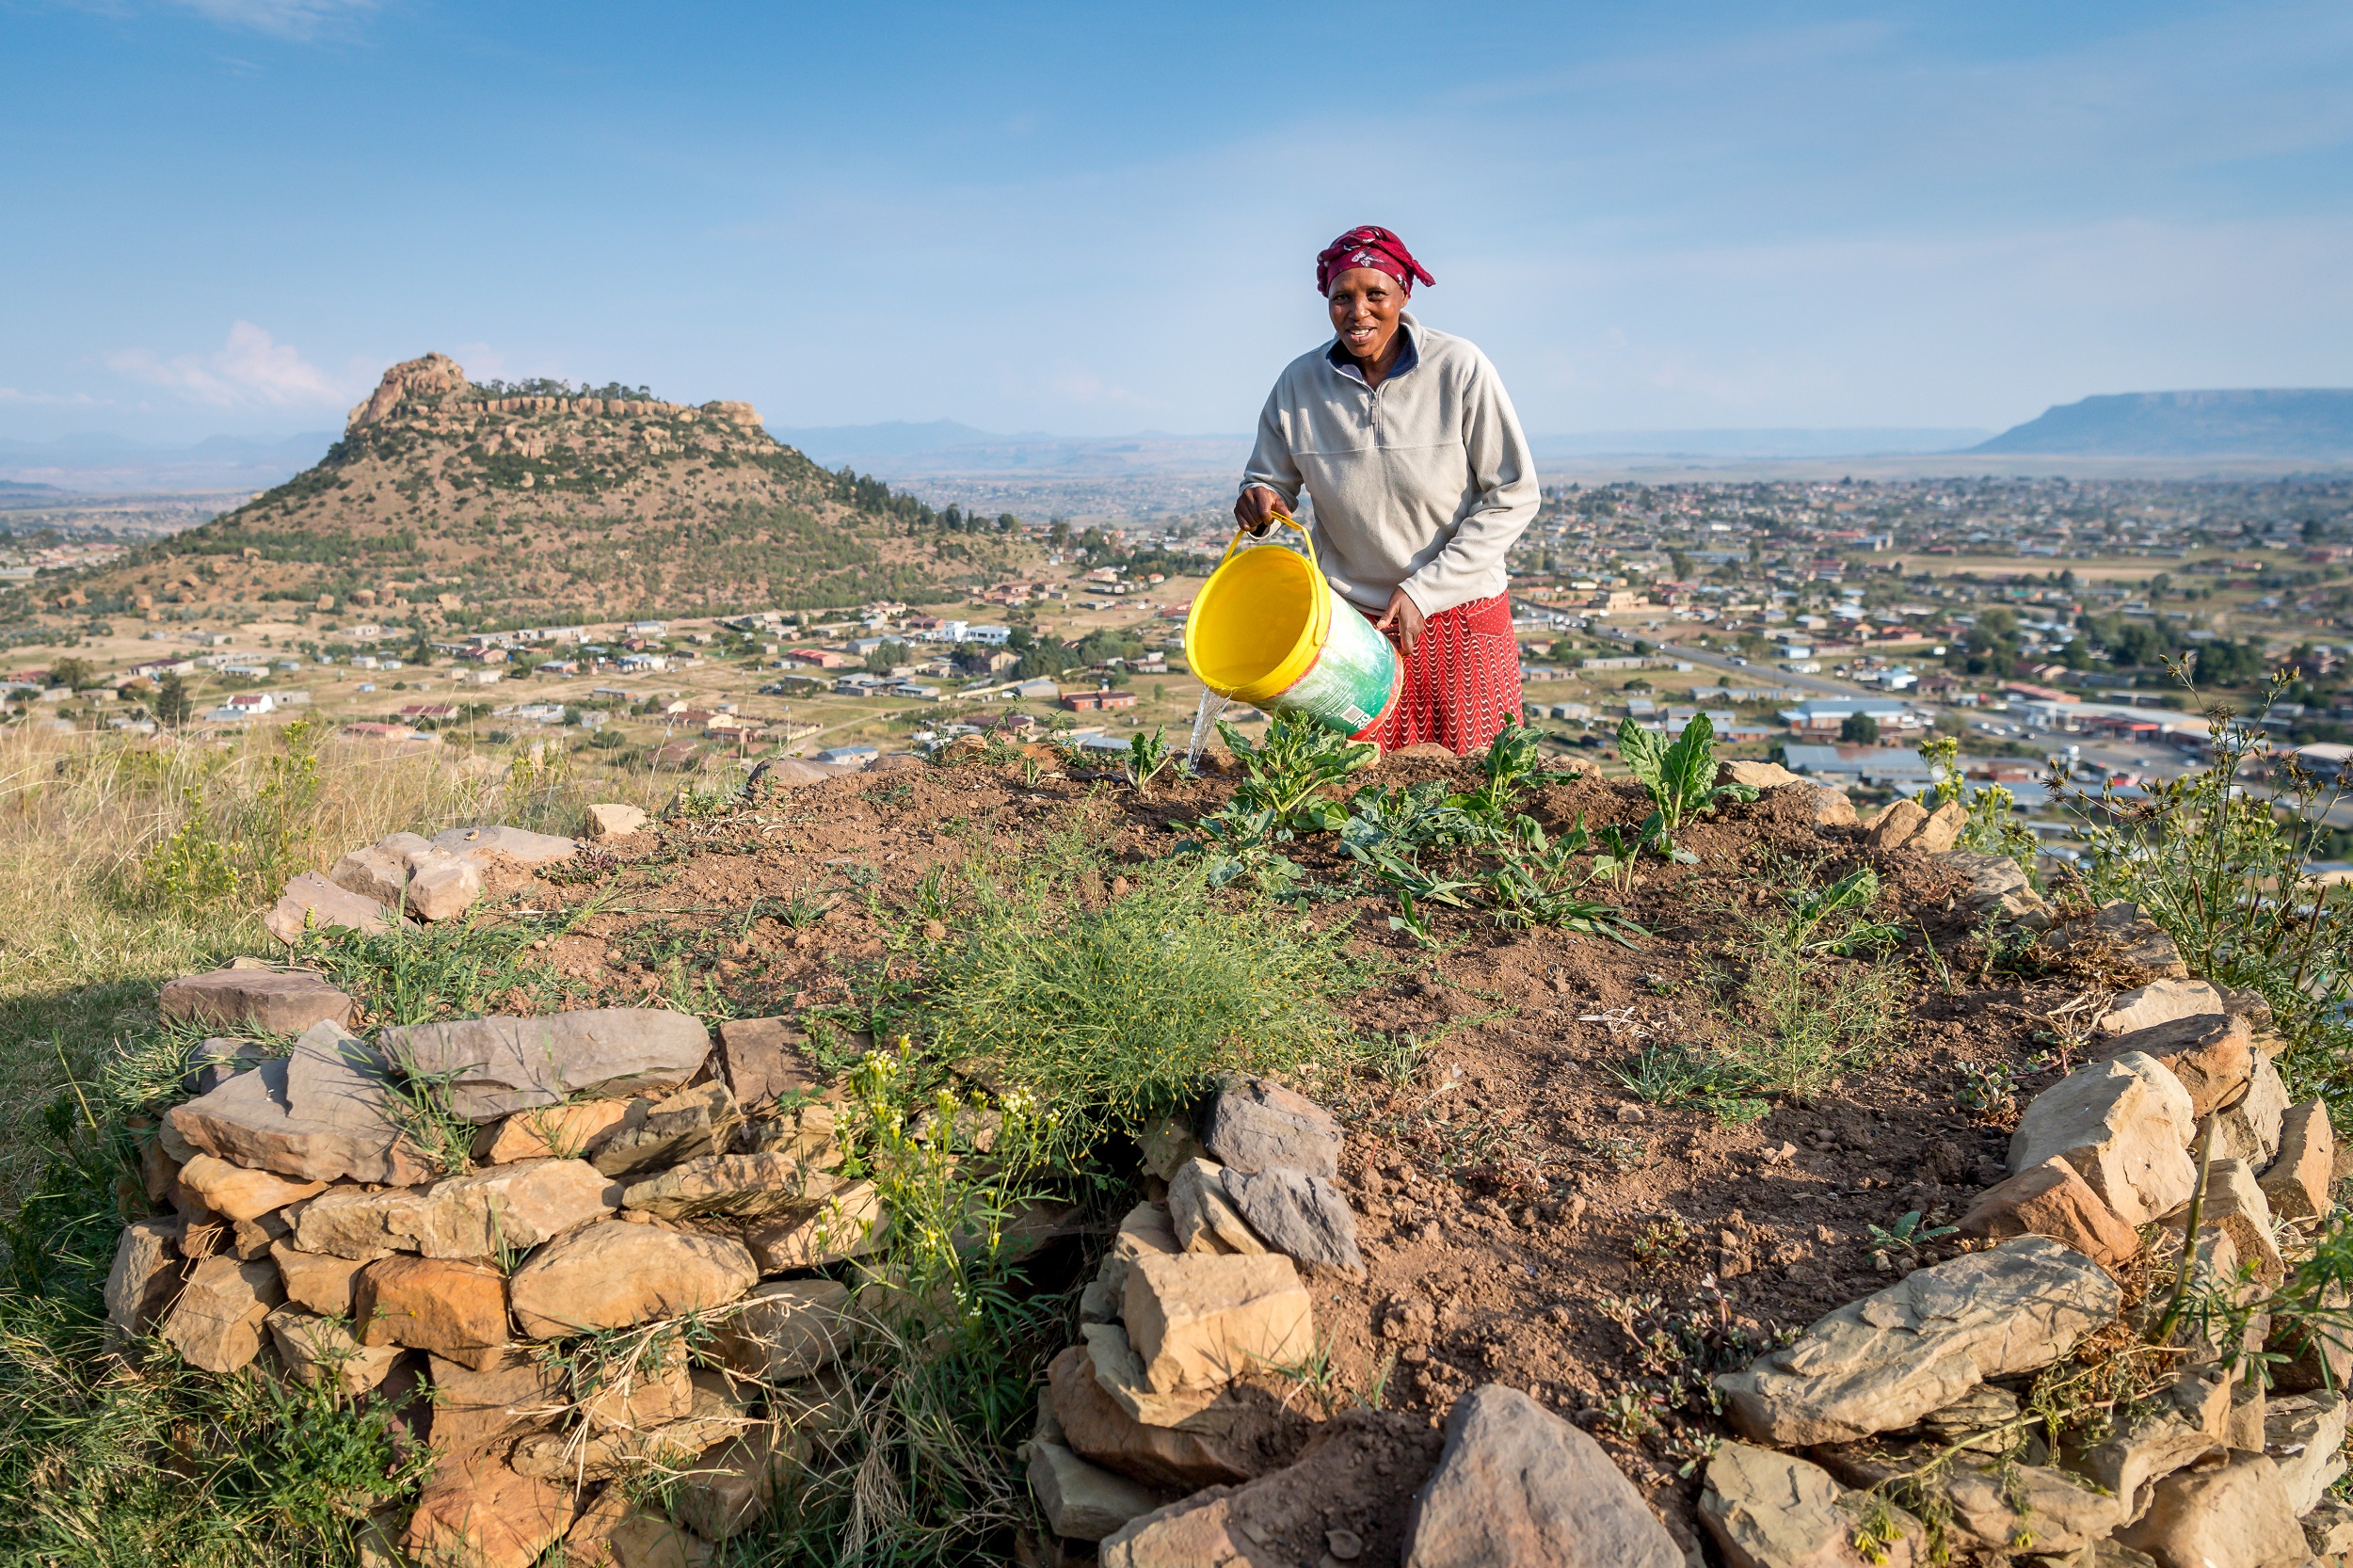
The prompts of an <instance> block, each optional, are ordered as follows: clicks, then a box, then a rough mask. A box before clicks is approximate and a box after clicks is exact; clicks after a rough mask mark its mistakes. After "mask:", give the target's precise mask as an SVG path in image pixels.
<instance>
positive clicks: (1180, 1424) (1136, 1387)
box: [1079, 1259, 1289, 1438]
mask: <svg viewBox="0 0 2353 1568" xmlns="http://www.w3.org/2000/svg"><path fill="white" fill-rule="evenodd" d="M1286 1261H1289V1260H1288V1259H1286ZM1079 1336H1080V1338H1081V1339H1083V1340H1085V1341H1086V1352H1087V1365H1088V1367H1089V1368H1091V1369H1092V1370H1093V1371H1094V1373H1095V1383H1096V1386H1097V1387H1098V1388H1100V1389H1102V1390H1103V1392H1104V1393H1106V1394H1108V1395H1110V1396H1111V1398H1112V1402H1113V1403H1115V1404H1117V1405H1118V1406H1119V1408H1120V1409H1121V1411H1123V1412H1124V1413H1126V1414H1127V1415H1128V1416H1129V1417H1130V1418H1132V1419H1133V1420H1135V1421H1137V1422H1139V1423H1141V1424H1143V1425H1144V1426H1147V1427H1164V1428H1168V1429H1170V1430H1173V1431H1177V1432H1193V1433H1194V1434H1196V1435H1198V1436H1202V1437H1212V1438H1214V1437H1223V1436H1225V1434H1226V1433H1227V1432H1230V1431H1231V1430H1232V1425H1233V1423H1232V1419H1231V1412H1230V1411H1225V1410H1221V1408H1220V1406H1219V1400H1218V1395H1219V1393H1220V1392H1221V1390H1219V1389H1216V1388H1179V1389H1176V1390H1173V1391H1165V1392H1164V1391H1162V1390H1160V1389H1157V1388H1154V1387H1153V1386H1152V1385H1151V1384H1149V1383H1147V1382H1145V1381H1144V1358H1143V1357H1141V1356H1139V1355H1138V1354H1136V1352H1135V1347H1134V1346H1132V1345H1130V1344H1129V1343H1128V1331H1127V1329H1125V1328H1124V1327H1122V1326H1121V1325H1119V1324H1118V1323H1115V1322H1103V1323H1081V1324H1080V1325H1079Z"/></svg>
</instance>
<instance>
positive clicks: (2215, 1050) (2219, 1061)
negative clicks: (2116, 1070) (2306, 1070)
mask: <svg viewBox="0 0 2353 1568" xmlns="http://www.w3.org/2000/svg"><path fill="white" fill-rule="evenodd" d="M2101 1050H2102V1054H2104V1055H2107V1056H2111V1057H2113V1056H2119V1055H2121V1054H2123V1053H2125V1052H2128V1051H2137V1052H2139V1053H2140V1054H2141V1055H2144V1056H2147V1057H2150V1058H2153V1060H2155V1061H2157V1062H2160V1063H2163V1064H2165V1066H2166V1067H2167V1069H2168V1070H2169V1071H2170V1072H2171V1073H2172V1074H2173V1076H2174V1077H2176V1078H2178V1079H2180V1080H2182V1087H2183V1088H2185V1089H2186V1090H2188V1091H2189V1107H2190V1113H2191V1114H2192V1115H2195V1116H2203V1115H2205V1114H2206V1113H2207V1112H2210V1111H2213V1110H2215V1109H2216V1108H2217V1107H2218V1106H2223V1105H2228V1104H2229V1103H2230V1102H2231V1101H2233V1100H2234V1099H2236V1098H2237V1097H2238V1096H2239V1093H2240V1091H2241V1090H2243V1089H2245V1088H2246V1087H2247V1086H2248V1083H2249V1080H2251V1078H2252V1076H2253V1074H2254V1070H2255V1055H2256V1052H2255V1035H2254V1031H2253V1030H2252V1029H2250V1028H2249V1026H2248V1022H2247V1019H2246V1018H2245V1017H2243V1016H2231V1015H2229V1014H2218V1013H2208V1014H2202V1015H2200V1016H2196V1017H2188V1018H2175V1019H2174V1020H2172V1021H2171V1022H2170V1023H2161V1024H2152V1025H2150V1026H2149V1027H2148V1028H2146V1029H2137V1030H2135V1031H2133V1032H2131V1033H2130V1034H2120V1035H2118V1036H2116V1037H2115V1039H2113V1040H2111V1041H2108V1042H2105V1044H2104V1045H2103V1046H2102V1047H2101Z"/></svg>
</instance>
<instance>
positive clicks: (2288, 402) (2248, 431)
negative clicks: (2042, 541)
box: [1971, 388, 2353, 462]
mask: <svg viewBox="0 0 2353 1568" xmlns="http://www.w3.org/2000/svg"><path fill="white" fill-rule="evenodd" d="M1971 450H1973V451H1977V452H2053V453H2060V452H2063V453H2069V454H2074V455H2086V456H2116V457H2306V458H2312V459H2313V460H2315V461H2322V462H2327V461H2339V460H2343V459H2345V458H2347V457H2353V390H2345V389H2342V388H2321V389H2315V390H2309V391H2304V390H2277V389H2265V390H2252V391H2233V392H2119V393H2116V394H2114V395H2111V396H2106V397H2087V398H2084V399H2082V400H2081V401H2079V402H2075V403H2065V404H2060V405H2058V406H2057V407H2055V408H2046V409H2044V410H2043V411H2042V413H2041V415H2039V416H2038V417H2036V418H2034V419H2031V420H2028V421H2027V422H2026V423H2025V424H2021V425H2017V426H2015V427H2014V428H2011V429H2009V430H2005V431H2003V432H2002V433H2001V434H2000V435H1998V436H1996V437H1994V438H1993V440H1990V441H1987V442H1985V443H1984V444H1983V445H1982V446H1977V447H1974V448H1972V449H1971Z"/></svg>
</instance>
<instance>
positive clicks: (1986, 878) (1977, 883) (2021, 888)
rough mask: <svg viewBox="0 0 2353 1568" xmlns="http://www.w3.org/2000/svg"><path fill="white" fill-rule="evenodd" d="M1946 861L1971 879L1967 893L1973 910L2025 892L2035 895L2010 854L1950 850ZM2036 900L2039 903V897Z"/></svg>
mask: <svg viewBox="0 0 2353 1568" xmlns="http://www.w3.org/2000/svg"><path fill="white" fill-rule="evenodd" d="M1945 864H1946V865H1948V866H1950V867H1952V868H1953V869H1954V870H1955V871H1957V872H1961V874H1963V875H1964V876H1966V877H1968V878H1969V892H1968V895H1967V898H1968V903H1969V907H1971V908H1972V909H1989V908H1992V907H1993V906H1994V905H1996V904H2000V903H2001V902H2002V901H2003V900H2004V899H2006V898H2011V897H2015V896H2017V895H2019V894H2022V893H2023V894H2025V896H2026V897H2027V898H2029V899H2034V898H2036V895H2035V893H2034V891H2033V888H2031V886H2030V885H2029V884H2028V883H2027V881H2026V873H2025V872H2024V871H2023V870H2021V869H2020V868H2019V865H2018V862H2017V861H2015V860H2013V859H2011V858H2010V857H2009V856H2007V855H1979V854H1977V852H1976V851H1974V850H1966V849H1956V850H1948V851H1946V852H1945ZM2037 902H2040V900H2039V899H2038V900H2037Z"/></svg>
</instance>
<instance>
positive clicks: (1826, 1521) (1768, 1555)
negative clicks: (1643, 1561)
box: [1699, 1443, 1917, 1568]
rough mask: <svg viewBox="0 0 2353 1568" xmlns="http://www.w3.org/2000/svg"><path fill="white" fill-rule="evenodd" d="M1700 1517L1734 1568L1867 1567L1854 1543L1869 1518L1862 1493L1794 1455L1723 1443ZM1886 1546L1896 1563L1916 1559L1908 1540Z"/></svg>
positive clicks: (1710, 1468) (1905, 1519)
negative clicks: (1842, 1484)
mask: <svg viewBox="0 0 2353 1568" xmlns="http://www.w3.org/2000/svg"><path fill="white" fill-rule="evenodd" d="M1699 1515H1700V1523H1701V1524H1703V1525H1705V1527H1706V1528H1707V1533H1708V1534H1709V1535H1711V1536H1713V1537H1714V1538H1715V1541H1716V1544H1717V1546H1718V1547H1719V1548H1720V1549H1721V1551H1722V1552H1723V1555H1724V1561H1725V1562H1726V1563H1727V1564H1729V1565H1730V1568H1864V1559H1863V1555H1862V1553H1861V1552H1859V1551H1858V1550H1856V1548H1855V1545H1854V1537H1855V1535H1856V1534H1857V1533H1858V1532H1859V1531H1860V1530H1861V1529H1862V1528H1863V1526H1864V1524H1865V1519H1866V1515H1865V1508H1864V1503H1863V1498H1862V1496H1861V1495H1860V1494H1855V1493H1849V1492H1848V1491H1847V1490H1846V1489H1845V1488H1843V1487H1841V1486H1840V1485H1839V1484H1838V1482H1837V1480H1834V1479H1833V1477H1832V1476H1831V1474H1830V1472H1829V1471H1827V1470H1825V1469H1823V1468H1822V1467H1821V1466H1820V1465H1818V1464H1807V1463H1806V1462H1805V1461H1804V1460H1802V1459H1799V1458H1797V1457H1796V1456H1794V1455H1791V1454H1782V1453H1775V1452H1774V1451H1773V1450H1772V1449H1770V1448H1751V1447H1750V1446H1749V1445H1747V1444H1746V1443H1726V1444H1724V1445H1723V1446H1722V1447H1721V1448H1718V1449H1717V1450H1716V1453H1715V1456H1714V1457H1713V1458H1711V1459H1709V1460H1708V1462H1707V1481H1706V1486H1705V1490H1704V1491H1702V1492H1701V1493H1700V1503H1699ZM1897 1517H1898V1518H1899V1519H1900V1520H1901V1521H1902V1523H1903V1524H1904V1525H1906V1526H1911V1527H1913V1528H1917V1527H1916V1525H1915V1524H1914V1522H1913V1520H1912V1519H1911V1518H1910V1516H1909V1515H1901V1514H1899V1515H1897ZM1911 1544H1912V1543H1911V1539H1910V1537H1909V1536H1906V1537H1904V1538H1902V1539H1898V1540H1897V1541H1895V1542H1893V1543H1888V1544H1887V1546H1889V1547H1892V1548H1893V1549H1891V1550H1889V1551H1888V1553H1887V1556H1888V1559H1889V1561H1890V1562H1891V1563H1893V1564H1909V1563H1910V1562H1911V1561H1912V1560H1913V1553H1912V1550H1911Z"/></svg>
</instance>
